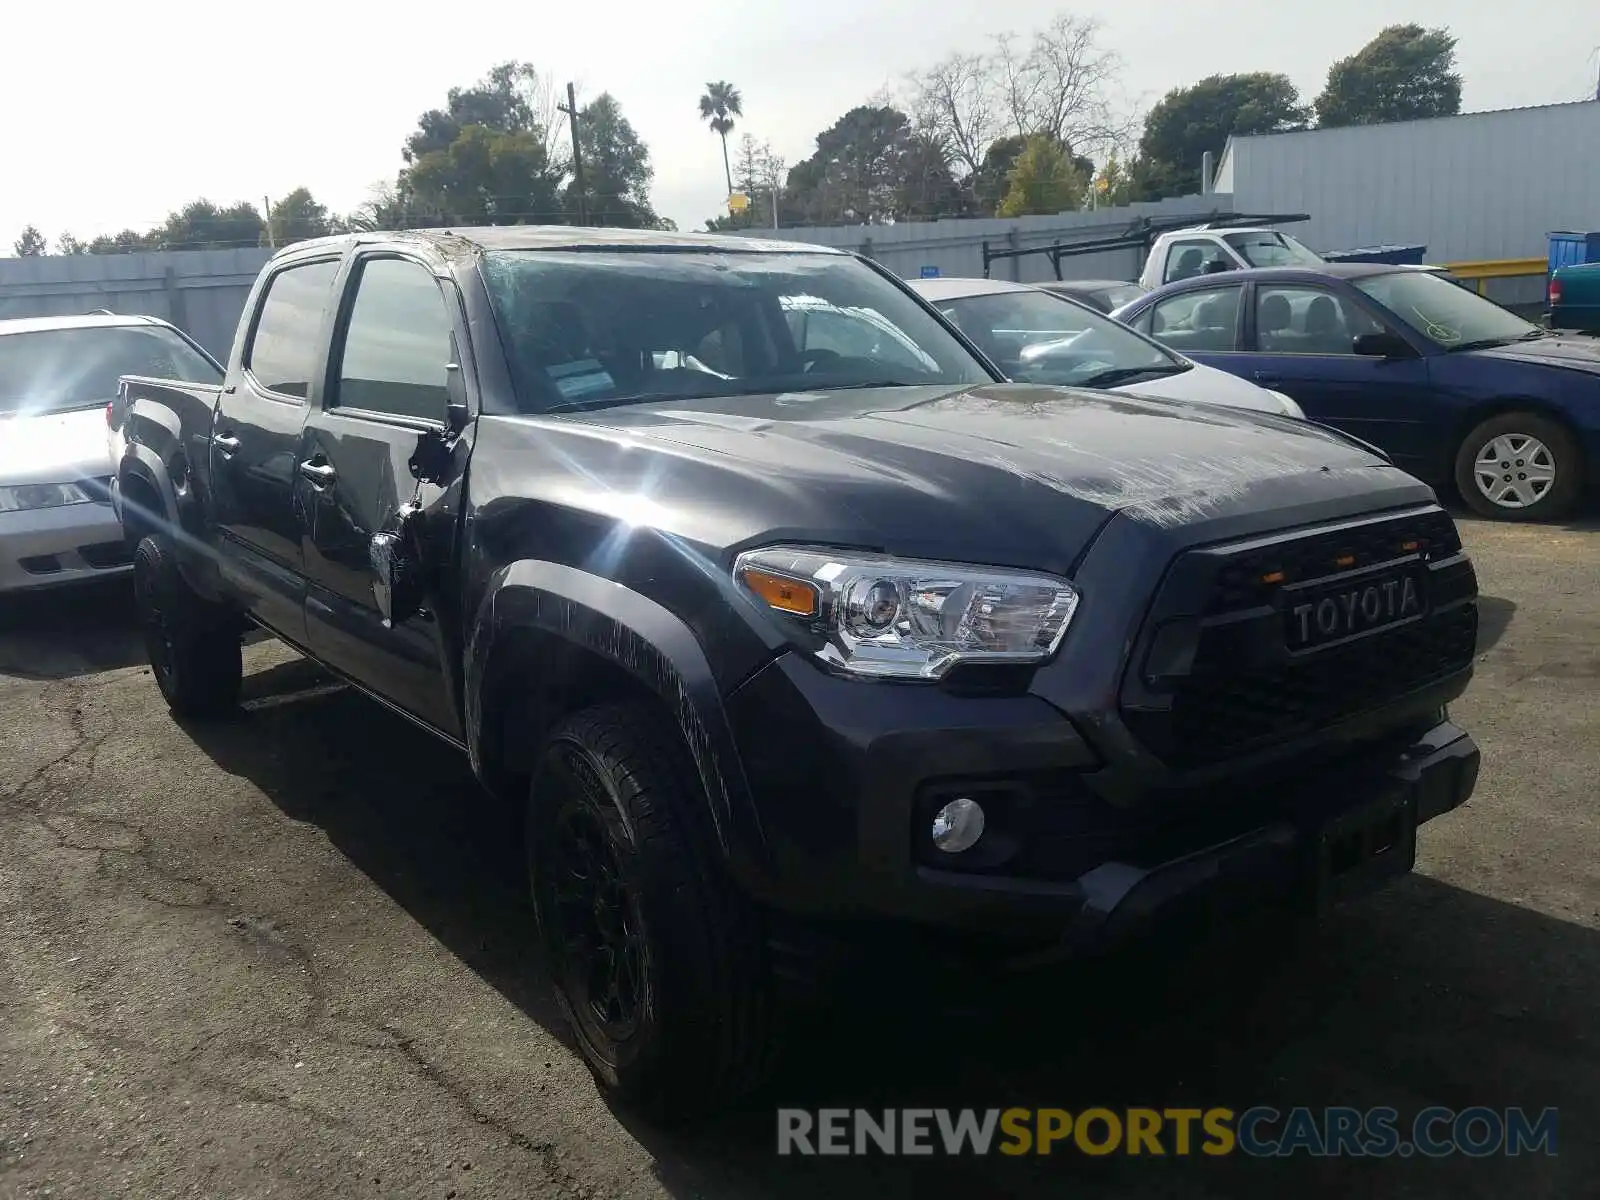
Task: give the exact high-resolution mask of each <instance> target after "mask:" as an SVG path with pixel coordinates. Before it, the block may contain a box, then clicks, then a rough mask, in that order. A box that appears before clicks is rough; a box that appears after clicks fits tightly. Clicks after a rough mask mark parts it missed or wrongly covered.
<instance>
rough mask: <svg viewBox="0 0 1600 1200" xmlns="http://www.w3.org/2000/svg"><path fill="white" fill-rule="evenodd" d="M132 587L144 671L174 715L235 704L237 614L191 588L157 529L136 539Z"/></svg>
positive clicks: (240, 670) (209, 713) (199, 716)
mask: <svg viewBox="0 0 1600 1200" xmlns="http://www.w3.org/2000/svg"><path fill="white" fill-rule="evenodd" d="M133 588H134V597H135V601H136V603H137V605H138V608H139V622H140V625H141V626H142V628H143V630H144V641H145V649H146V651H147V652H148V654H149V656H150V672H151V674H152V675H154V676H155V679H156V686H157V687H159V688H160V689H161V694H162V696H164V697H165V698H166V701H167V706H168V707H169V708H171V709H172V711H173V713H174V714H175V715H176V716H179V717H187V718H190V719H193V720H205V719H208V718H217V717H222V716H226V715H227V714H229V713H231V712H233V711H234V710H235V709H236V708H237V707H238V704H239V685H240V681H241V679H242V677H243V674H244V663H243V647H242V638H241V631H240V628H239V620H238V618H237V616H235V615H234V614H233V613H232V612H230V611H229V610H227V609H224V608H222V607H220V606H219V605H215V604H211V603H208V602H207V601H206V600H205V599H204V598H202V597H200V596H198V595H196V594H195V592H194V591H193V589H191V588H190V587H189V585H188V584H187V583H185V582H184V579H183V576H182V574H180V573H179V571H178V565H177V562H176V561H175V558H174V555H173V550H172V546H171V543H170V542H169V541H168V540H167V538H166V537H165V536H164V535H162V534H149V535H146V536H145V537H143V538H140V539H139V544H138V546H137V547H136V548H135V549H134V552H133Z"/></svg>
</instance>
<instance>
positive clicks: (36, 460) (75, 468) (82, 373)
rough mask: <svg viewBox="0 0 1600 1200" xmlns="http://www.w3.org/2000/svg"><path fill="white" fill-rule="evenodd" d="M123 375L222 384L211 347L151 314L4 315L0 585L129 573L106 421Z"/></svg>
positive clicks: (26, 586) (0, 326)
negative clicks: (7, 317) (116, 507)
mask: <svg viewBox="0 0 1600 1200" xmlns="http://www.w3.org/2000/svg"><path fill="white" fill-rule="evenodd" d="M123 375H154V376H157V377H160V378H163V379H183V380H187V381H189V382H193V383H221V382H222V368H221V367H220V366H218V365H217V363H216V361H215V360H214V359H212V358H211V356H210V355H209V354H207V353H206V352H205V351H204V350H202V349H201V348H200V347H199V346H198V345H196V344H195V343H194V342H192V341H190V340H189V339H188V338H187V337H185V336H184V335H183V334H182V333H180V332H179V331H178V330H177V329H176V328H174V327H173V326H171V325H169V324H167V322H165V321H161V320H157V319H156V318H154V317H138V316H129V317H119V316H110V315H106V316H100V315H96V316H84V317H36V318H24V319H21V320H10V321H0V592H13V591H22V590H31V589H34V588H41V587H51V586H55V585H58V584H67V583H77V582H80V581H83V580H86V579H93V578H98V577H100V576H104V575H116V574H120V573H122V572H124V571H126V570H127V569H128V566H129V561H130V560H129V557H128V549H127V546H126V544H125V543H124V541H123V537H122V527H121V525H120V524H119V522H118V520H117V514H116V512H115V510H114V509H113V507H112V503H111V493H110V488H111V482H112V476H113V475H114V474H115V471H116V464H115V463H114V462H113V461H112V448H111V445H110V443H109V442H108V437H107V428H106V422H107V406H108V405H109V403H110V402H111V400H112V399H113V398H114V397H115V396H116V393H117V381H118V379H119V378H120V377H121V376H123Z"/></svg>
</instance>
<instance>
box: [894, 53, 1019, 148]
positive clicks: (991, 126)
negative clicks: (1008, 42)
mask: <svg viewBox="0 0 1600 1200" xmlns="http://www.w3.org/2000/svg"><path fill="white" fill-rule="evenodd" d="M909 82H910V86H911V90H912V97H911V109H912V116H913V117H914V119H915V121H916V123H917V125H918V127H919V128H921V129H922V130H924V131H925V132H927V133H929V134H931V135H932V136H933V137H935V138H937V139H938V140H939V142H940V144H941V145H942V146H943V147H944V148H945V150H946V152H947V153H948V154H949V155H950V156H951V158H952V159H954V160H955V162H956V163H957V165H958V166H960V167H962V168H964V171H965V172H966V173H970V172H972V171H976V170H977V169H978V166H979V164H981V163H982V162H983V155H984V152H985V151H986V150H988V148H989V143H990V142H992V141H994V139H995V137H996V135H997V133H998V132H999V129H1000V121H999V112H1000V108H999V105H998V103H997V97H996V95H995V88H994V85H993V77H992V75H991V72H990V63H989V60H988V57H987V56H985V55H982V54H953V55H951V56H950V57H949V58H947V59H945V60H944V61H943V62H941V63H939V64H938V65H936V66H933V67H930V68H929V69H928V70H926V71H924V72H922V73H921V74H919V75H916V76H914V77H912V79H911V80H910V81H909Z"/></svg>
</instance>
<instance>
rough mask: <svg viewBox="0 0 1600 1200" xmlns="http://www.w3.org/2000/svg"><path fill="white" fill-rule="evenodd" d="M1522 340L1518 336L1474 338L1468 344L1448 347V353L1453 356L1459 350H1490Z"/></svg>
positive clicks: (1458, 343) (1462, 343)
mask: <svg viewBox="0 0 1600 1200" xmlns="http://www.w3.org/2000/svg"><path fill="white" fill-rule="evenodd" d="M1522 340H1523V339H1522V337H1521V336H1520V335H1519V336H1517V337H1492V338H1476V339H1474V340H1473V341H1470V342H1457V343H1456V344H1455V345H1454V346H1451V347H1450V353H1451V354H1455V353H1456V352H1457V351H1460V350H1492V349H1494V348H1495V347H1496V346H1509V345H1511V343H1512V342H1520V341H1522Z"/></svg>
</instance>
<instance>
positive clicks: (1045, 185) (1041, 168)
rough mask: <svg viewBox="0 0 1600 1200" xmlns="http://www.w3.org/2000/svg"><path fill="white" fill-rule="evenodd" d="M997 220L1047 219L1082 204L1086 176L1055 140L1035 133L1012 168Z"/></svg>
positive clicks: (997, 213) (1086, 184) (1086, 182)
mask: <svg viewBox="0 0 1600 1200" xmlns="http://www.w3.org/2000/svg"><path fill="white" fill-rule="evenodd" d="M1008 183H1009V185H1010V186H1009V188H1008V190H1007V191H1006V197H1005V199H1004V200H1002V201H1001V202H1000V207H999V208H998V209H996V210H995V216H997V217H1027V216H1049V215H1051V214H1053V213H1058V212H1068V211H1071V210H1073V209H1076V208H1079V207H1081V206H1082V204H1083V197H1084V190H1085V189H1086V188H1087V187H1088V184H1089V177H1088V175H1087V174H1086V173H1084V172H1083V171H1082V170H1080V169H1079V167H1078V166H1077V164H1076V163H1074V162H1073V161H1072V159H1071V157H1069V155H1068V154H1067V152H1066V151H1065V150H1064V148H1063V147H1062V145H1061V143H1060V142H1058V141H1056V140H1055V139H1054V138H1050V137H1046V136H1044V135H1043V134H1034V135H1033V136H1032V137H1030V138H1029V139H1028V142H1027V145H1026V146H1024V147H1023V149H1022V153H1021V154H1019V155H1017V161H1016V163H1015V165H1013V166H1012V168H1011V174H1010V176H1009V177H1008Z"/></svg>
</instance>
